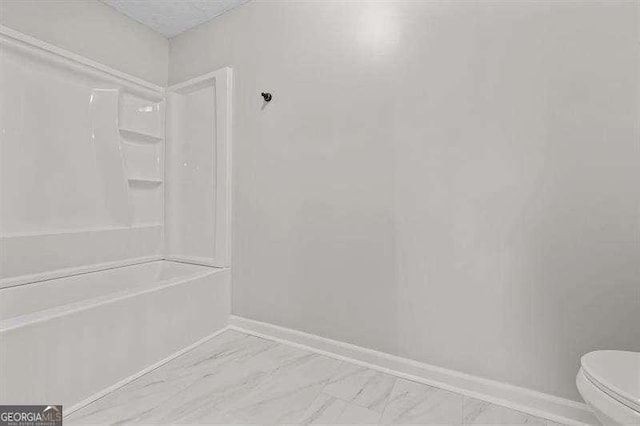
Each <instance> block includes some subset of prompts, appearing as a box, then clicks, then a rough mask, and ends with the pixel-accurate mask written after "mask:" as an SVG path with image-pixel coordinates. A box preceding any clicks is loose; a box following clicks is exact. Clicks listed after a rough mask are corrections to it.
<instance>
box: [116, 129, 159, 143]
mask: <svg viewBox="0 0 640 426" xmlns="http://www.w3.org/2000/svg"><path fill="white" fill-rule="evenodd" d="M120 135H122V137H124V138H126V139H128V140H129V141H131V142H138V143H158V142H162V140H163V139H164V138H162V137H160V136H156V135H150V134H148V133H141V132H138V131H135V130H131V129H125V128H122V127H121V128H120Z"/></svg>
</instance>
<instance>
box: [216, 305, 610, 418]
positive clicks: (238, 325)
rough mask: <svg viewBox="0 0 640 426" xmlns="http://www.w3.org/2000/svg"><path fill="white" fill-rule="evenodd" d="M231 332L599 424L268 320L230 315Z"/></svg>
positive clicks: (527, 392) (580, 409) (575, 406)
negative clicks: (274, 323) (271, 322)
mask: <svg viewBox="0 0 640 426" xmlns="http://www.w3.org/2000/svg"><path fill="white" fill-rule="evenodd" d="M229 324H230V326H229V328H230V329H233V330H237V331H241V332H244V333H248V334H252V335H254V336H258V337H263V338H265V339H269V340H274V341H278V342H281V343H285V344H288V345H293V346H297V347H301V348H304V349H307V350H310V351H313V352H316V353H319V354H322V355H326V356H329V357H332V358H336V359H340V360H344V361H348V362H351V363H354V364H358V365H362V366H364V367H368V368H371V369H374V370H378V371H382V372H384V373H388V374H392V375H394V376H398V377H402V378H405V379H408V380H413V381H415V382H419V383H424V384H426V385H430V386H435V387H438V388H441V389H445V390H449V391H452V392H457V393H460V394H463V395H466V396H470V397H473V398H477V399H481V400H484V401H488V402H491V403H494V404H498V405H502V406H505V407H508V408H511V409H514V410H518V411H522V412H525V413H528V414H531V415H534V416H538V417H542V418H545V419H549V420H552V421H555V422H559V423H563V424H566V425H573V426H584V425H597V424H598V422H597V420H596V419H595V417H594V416H593V415H592V414H591V412H590V411H589V409H588V408H587V407H586V405H584V404H582V403H579V402H576V401H571V400H568V399H564V398H560V397H556V396H553V395H549V394H545V393H542V392H538V391H533V390H531V389H526V388H522V387H518V386H514V385H509V384H506V383H502V382H498V381H494V380H489V379H485V378H482V377H477V376H473V375H470V374H465V373H460V372H458V371H453V370H448V369H445V368H440V367H435V366H432V365H428V364H424V363H421V362H417V361H413V360H410V359H407V358H402V357H399V356H395V355H390V354H386V353H383V352H378V351H375V350H371V349H366V348H362V347H359V346H356V345H352V344H349V343H344V342H339V341H336V340H331V339H327V338H324V337H320V336H316V335H313V334H308V333H304V332H301V331H297V330H292V329H289V328H284V327H280V326H276V325H272V324H268V323H264V322H259V321H254V320H250V319H246V318H241V317H237V316H231V318H230V321H229Z"/></svg>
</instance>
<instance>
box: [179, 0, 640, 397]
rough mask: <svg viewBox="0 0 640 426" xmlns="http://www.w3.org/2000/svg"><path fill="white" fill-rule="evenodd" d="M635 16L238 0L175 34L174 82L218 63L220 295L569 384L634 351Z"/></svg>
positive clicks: (533, 382) (353, 337)
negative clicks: (603, 359) (226, 115)
mask: <svg viewBox="0 0 640 426" xmlns="http://www.w3.org/2000/svg"><path fill="white" fill-rule="evenodd" d="M637 17H638V14H637V10H636V4H635V3H634V2H622V1H606V2H604V1H603V2H586V1H585V2H557V3H553V2H530V3H528V2H523V1H518V2H511V1H492V2H473V3H465V2H423V3H419V2H406V3H403V2H397V1H396V2H389V3H379V2H378V3H376V4H362V3H340V2H324V3H323V2H307V3H305V2H262V1H254V2H251V3H249V4H247V5H244V6H241V7H239V8H238V9H235V10H233V11H231V12H229V13H227V14H225V15H223V16H221V17H218V18H216V19H214V20H213V21H210V22H209V23H205V24H203V25H201V26H199V27H196V28H195V29H193V30H190V31H188V32H186V33H184V34H182V35H180V36H178V37H176V38H174V39H172V40H171V42H170V81H171V82H172V83H176V82H180V81H183V80H185V79H187V78H190V77H194V76H197V75H200V74H203V73H206V72H209V71H212V70H214V69H217V68H220V67H223V66H227V65H228V66H232V67H233V68H234V72H235V95H236V98H235V100H234V102H235V110H234V113H235V116H234V132H235V133H234V168H235V170H234V179H235V183H234V185H235V193H234V197H235V205H234V209H235V210H234V215H235V216H234V221H235V222H234V226H235V229H234V241H233V244H234V248H233V256H234V257H233V265H234V270H233V292H234V296H233V306H234V308H233V309H234V313H235V314H237V315H241V316H245V317H248V318H252V319H257V320H261V321H267V322H271V323H275V324H278V325H282V326H286V327H291V328H296V329H300V330H303V331H307V332H310V333H316V334H319V335H322V336H326V337H329V338H333V339H338V340H342V341H347V342H351V343H355V344H357V345H362V346H366V347H370V348H374V349H378V350H382V351H386V352H390V353H393V354H397V355H401V356H406V357H410V358H412V359H416V360H419V361H423V362H427V363H432V364H435V365H439V366H443V367H448V368H452V369H456V370H460V371H464V372H468V373H472V374H476V375H480V376H484V377H489V378H492V379H496V380H500V381H505V382H509V383H512V384H516V385H521V386H525V387H529V388H533V389H537V390H540V391H544V392H548V393H552V394H555V395H559V396H564V397H568V398H573V399H578V394H577V391H576V389H575V385H574V377H575V373H576V371H577V369H578V366H579V358H580V356H581V354H583V353H585V352H587V351H590V350H593V349H598V348H611V349H631V350H640V308H639V297H640V295H639V291H640V290H639V286H640V274H639V266H638V265H640V249H639V247H638V218H639V216H638V215H639V210H638V207H639V200H640V195H639V191H640V186H639V182H640V152H639V146H638V140H639V136H640V134H639V129H638V114H639V111H638V110H639V105H638V93H639V89H640V86H639V84H638V75H639V69H638V68H639V67H638V44H637V38H636V37H637V36H636V31H637V29H638V28H637V27H638V25H637ZM264 90H269V91H272V92H273V95H274V100H273V102H272V103H271V104H269V105H267V106H266V107H264V108H263V105H262V101H261V98H260V96H259V93H260V92H261V91H264Z"/></svg>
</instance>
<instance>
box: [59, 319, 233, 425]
mask: <svg viewBox="0 0 640 426" xmlns="http://www.w3.org/2000/svg"><path fill="white" fill-rule="evenodd" d="M228 329H229V327H228V326H227V327H224V328H222V329H220V330H218V331H216V332H215V333H212V334H210V335H208V336H205V337H203V338H202V339H200V340H198V341H197V342H195V343H193V344H191V345H189V346H187V347H186V348H183V349H180V350H179V351H177V352H174V353H172V354H171V355H169V356H168V357H166V358H164V359H162V360H160V361H158V362H156V363H155V364H153V365H150V366H149V367H147V368H145V369H143V370H140V371H138V372H137V373H134V374H132V375H131V376H129V377H126V378H124V379H122V380H120V381H119V382H118V383H116V384H114V385H111V386H109V387H106V388H104V389H102V390H101V391H99V392H96V393H94V394H93V395H91V396H90V397H88V398H85V399H83V400H82V401H80V402H78V403H77V404H74V405H72V406H71V407H70V408H65V409H64V416H65V417H66V416H68V415H69V414H71V413H73V412H74V411H78V410H79V409H81V408H82V407H85V406H87V405H89V404H91V403H92V402H94V401H97V400H98V399H100V398H102V397H103V396H106V395H107V394H110V393H111V392H114V391H115V390H117V389H120V388H121V387H123V386H124V385H127V384H129V383H131V382H133V381H134V380H136V379H138V378H140V377H142V376H144V375H145V374H147V373H150V372H152V371H153V370H155V369H156V368H159V367H162V366H163V365H164V364H166V363H168V362H169V361H171V360H173V359H175V358H177V357H179V356H181V355H183V354H185V353H187V352H189V351H190V350H192V349H195V348H196V347H197V346H200V345H201V344H203V343H205V342H206V341H208V340H210V339H213V338H214V337H216V336H217V335H219V334H221V333H223V332H225V331H226V330H228Z"/></svg>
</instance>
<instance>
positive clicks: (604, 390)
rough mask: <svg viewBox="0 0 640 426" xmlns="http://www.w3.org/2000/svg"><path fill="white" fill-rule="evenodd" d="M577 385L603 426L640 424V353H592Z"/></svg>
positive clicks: (583, 361)
mask: <svg viewBox="0 0 640 426" xmlns="http://www.w3.org/2000/svg"><path fill="white" fill-rule="evenodd" d="M576 384H577V385H578V391H580V394H581V395H582V398H584V400H585V402H586V403H587V406H588V407H589V408H590V409H591V410H592V411H593V412H594V414H595V415H596V417H597V418H598V420H600V422H601V423H602V424H603V425H640V352H627V351H595V352H590V353H588V354H586V355H584V356H583V357H582V359H581V368H580V371H579V372H578V376H577V377H576Z"/></svg>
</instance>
